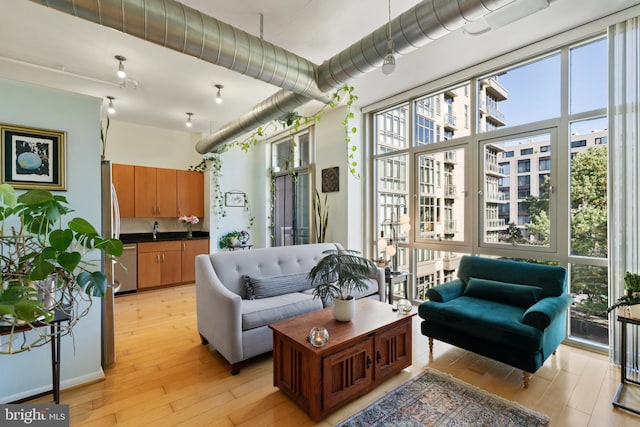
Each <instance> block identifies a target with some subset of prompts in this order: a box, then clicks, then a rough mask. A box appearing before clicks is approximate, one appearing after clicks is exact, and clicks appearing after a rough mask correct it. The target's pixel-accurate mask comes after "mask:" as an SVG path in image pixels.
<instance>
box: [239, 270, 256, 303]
mask: <svg viewBox="0 0 640 427" xmlns="http://www.w3.org/2000/svg"><path fill="white" fill-rule="evenodd" d="M242 284H243V285H244V292H245V293H246V295H247V299H256V296H255V294H254V293H253V285H252V284H251V277H249V276H244V275H243V276H242Z"/></svg>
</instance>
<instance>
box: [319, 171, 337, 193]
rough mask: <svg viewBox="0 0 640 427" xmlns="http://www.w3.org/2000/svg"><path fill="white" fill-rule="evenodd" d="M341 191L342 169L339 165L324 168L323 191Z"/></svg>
mask: <svg viewBox="0 0 640 427" xmlns="http://www.w3.org/2000/svg"><path fill="white" fill-rule="evenodd" d="M334 191H340V170H339V169H338V166H336V167H333V168H328V169H322V192H323V193H332V192H334Z"/></svg>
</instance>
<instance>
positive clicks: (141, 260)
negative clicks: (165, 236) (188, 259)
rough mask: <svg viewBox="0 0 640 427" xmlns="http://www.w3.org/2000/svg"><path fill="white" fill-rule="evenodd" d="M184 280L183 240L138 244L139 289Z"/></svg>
mask: <svg viewBox="0 0 640 427" xmlns="http://www.w3.org/2000/svg"><path fill="white" fill-rule="evenodd" d="M181 281H182V242H181V241H180V240H176V241H168V242H145V243H139V244H138V289H144V288H153V287H157V286H166V285H172V284H176V283H180V282H181Z"/></svg>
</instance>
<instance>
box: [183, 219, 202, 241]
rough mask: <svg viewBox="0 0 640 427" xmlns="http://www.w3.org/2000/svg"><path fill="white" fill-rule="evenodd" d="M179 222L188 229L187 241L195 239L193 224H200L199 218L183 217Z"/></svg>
mask: <svg viewBox="0 0 640 427" xmlns="http://www.w3.org/2000/svg"><path fill="white" fill-rule="evenodd" d="M178 222H180V223H182V224H184V225H185V226H186V227H187V239H193V224H197V223H199V222H200V220H199V219H198V217H197V216H195V215H190V216H181V217H180V218H178Z"/></svg>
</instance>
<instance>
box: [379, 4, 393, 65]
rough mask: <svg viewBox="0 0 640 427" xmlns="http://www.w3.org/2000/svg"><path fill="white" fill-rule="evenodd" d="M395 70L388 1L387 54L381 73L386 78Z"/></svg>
mask: <svg viewBox="0 0 640 427" xmlns="http://www.w3.org/2000/svg"><path fill="white" fill-rule="evenodd" d="M395 69H396V58H395V56H393V40H391V0H389V21H388V23H387V54H386V55H385V57H384V61H383V62H382V73H383V74H384V75H386V76H388V75H389V74H391V73H393V70H395Z"/></svg>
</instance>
